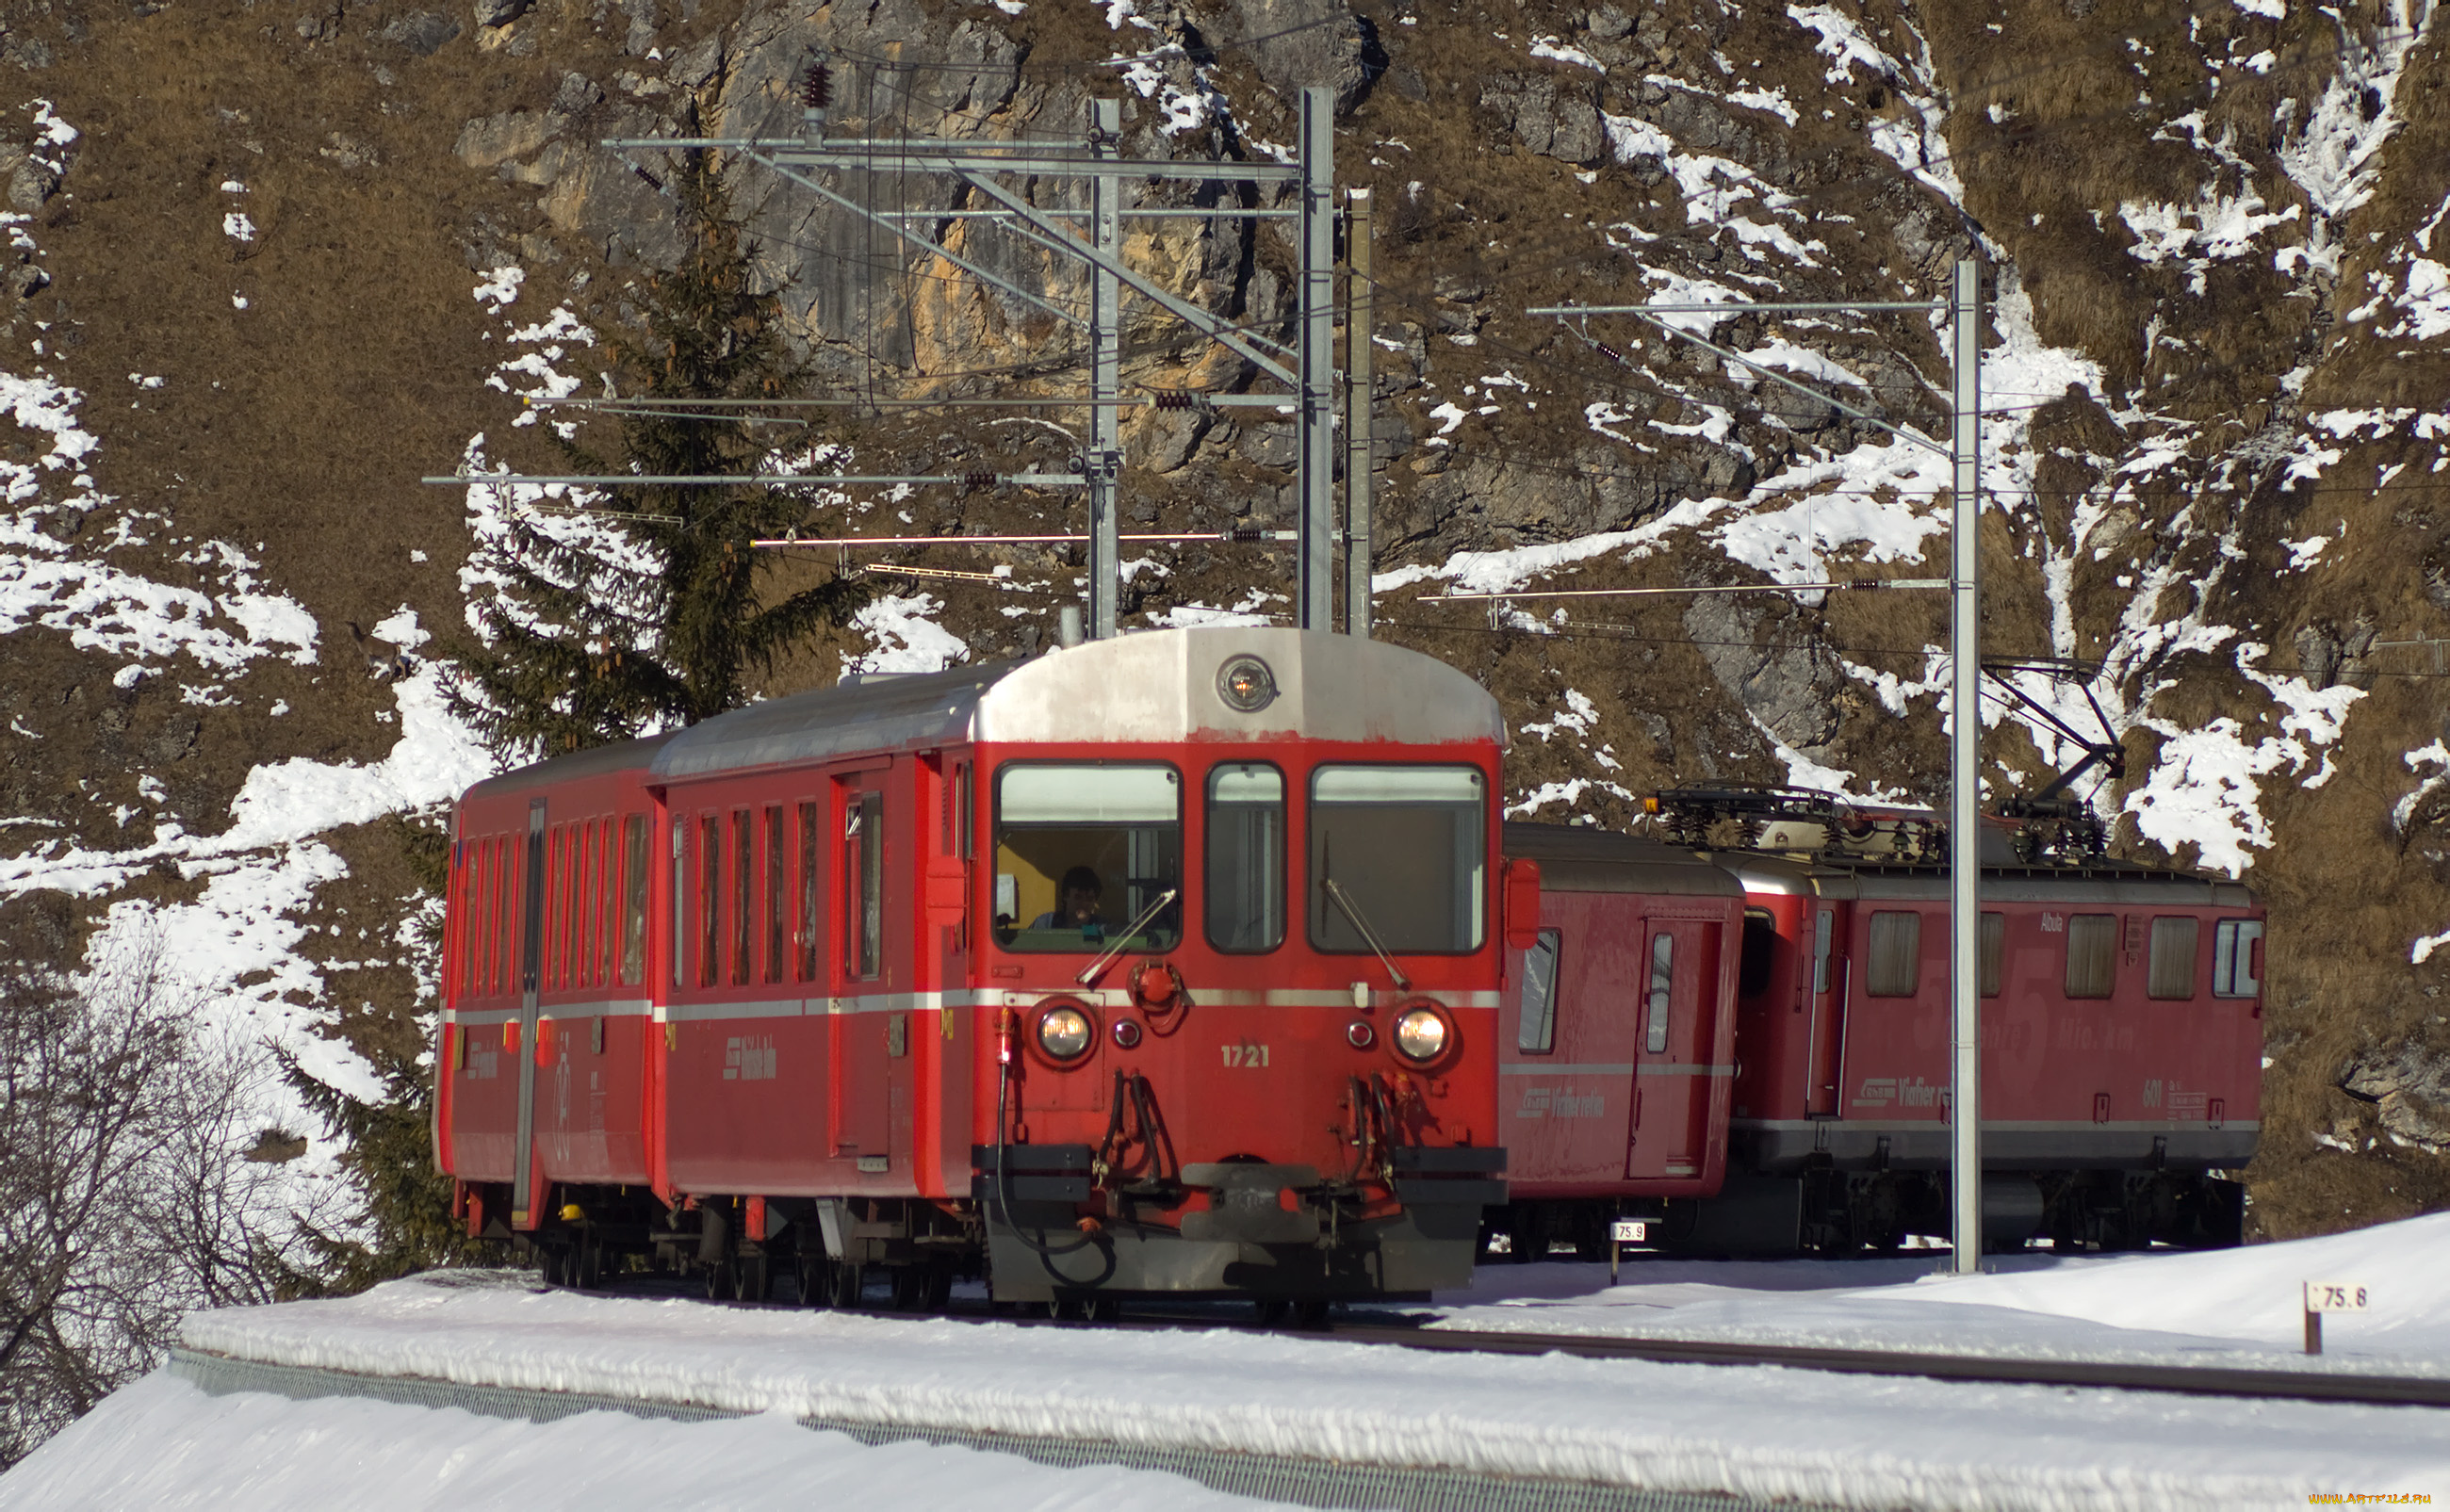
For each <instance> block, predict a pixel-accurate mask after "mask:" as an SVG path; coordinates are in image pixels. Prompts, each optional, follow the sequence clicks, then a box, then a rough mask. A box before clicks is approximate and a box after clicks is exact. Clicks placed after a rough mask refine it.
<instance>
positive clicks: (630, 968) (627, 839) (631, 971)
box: [621, 814, 647, 987]
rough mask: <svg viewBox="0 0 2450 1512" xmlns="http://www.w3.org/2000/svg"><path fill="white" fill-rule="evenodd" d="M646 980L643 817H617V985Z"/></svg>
mask: <svg viewBox="0 0 2450 1512" xmlns="http://www.w3.org/2000/svg"><path fill="white" fill-rule="evenodd" d="M646 979H647V816H646V815H644V814H624V815H622V816H621V985H623V986H625V987H634V986H636V985H638V984H639V983H640V982H642V981H645V980H646Z"/></svg>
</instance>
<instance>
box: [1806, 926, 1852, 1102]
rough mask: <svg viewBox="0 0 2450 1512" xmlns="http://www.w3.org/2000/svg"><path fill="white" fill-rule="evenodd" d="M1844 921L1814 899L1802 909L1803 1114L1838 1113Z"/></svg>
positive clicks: (1845, 974) (1847, 967)
mask: <svg viewBox="0 0 2450 1512" xmlns="http://www.w3.org/2000/svg"><path fill="white" fill-rule="evenodd" d="M1846 922H1847V921H1845V920H1842V919H1840V918H1838V907H1837V905H1836V904H1835V903H1832V902H1829V901H1826V900H1816V901H1814V902H1813V904H1812V906H1811V908H1810V909H1808V910H1807V911H1806V912H1805V914H1804V940H1803V945H1804V949H1805V952H1806V960H1807V962H1808V964H1807V966H1806V970H1807V971H1809V973H1810V979H1808V980H1807V981H1806V982H1805V984H1804V988H1805V991H1806V993H1807V994H1808V996H1809V1000H1810V1003H1811V1022H1812V1029H1811V1051H1810V1054H1809V1055H1808V1056H1807V1057H1806V1071H1805V1076H1804V1086H1803V1113H1804V1116H1805V1117H1807V1118H1834V1117H1836V1116H1838V1075H1839V1072H1840V1069H1841V1068H1840V1067H1839V1066H1838V1047H1839V1046H1840V1045H1841V1044H1843V1043H1844V1042H1845V1019H1846V997H1847V988H1848V986H1849V985H1850V983H1849V982H1848V976H1849V974H1850V970H1851V967H1852V964H1853V963H1852V961H1851V960H1849V959H1848V957H1847V955H1846V943H1845V941H1846Z"/></svg>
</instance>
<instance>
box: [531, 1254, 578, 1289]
mask: <svg viewBox="0 0 2450 1512" xmlns="http://www.w3.org/2000/svg"><path fill="white" fill-rule="evenodd" d="M536 1277H537V1279H538V1280H541V1281H542V1282H543V1283H544V1284H545V1285H546V1286H549V1287H563V1286H568V1285H569V1284H570V1262H569V1251H568V1250H564V1249H563V1248H562V1247H561V1246H559V1245H545V1246H542V1247H540V1248H539V1249H538V1250H537V1253H536Z"/></svg>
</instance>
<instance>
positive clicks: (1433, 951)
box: [435, 628, 1540, 1312]
mask: <svg viewBox="0 0 2450 1512" xmlns="http://www.w3.org/2000/svg"><path fill="white" fill-rule="evenodd" d="M1503 739H1504V728H1503V725H1502V723H1501V721H1500V719H1499V716H1498V713H1497V708H1496V706H1495V703H1494V702H1493V700H1491V699H1490V697H1489V696H1488V693H1487V692H1486V691H1485V690H1483V689H1482V688H1480V687H1478V686H1477V685H1476V684H1474V683H1473V682H1472V681H1471V680H1470V679H1468V678H1467V677H1465V676H1464V675H1462V674H1461V673H1459V672H1456V671H1454V670H1453V669H1449V668H1447V667H1445V666H1443V665H1442V664H1440V663H1438V662H1435V661H1433V660H1431V659H1429V658H1428V657H1425V656H1421V655H1418V654H1416V653H1413V652H1410V651H1406V650H1402V649H1397V648H1393V647H1389V646H1385V645H1380V644H1372V643H1371V642H1368V641H1359V640H1353V639H1351V638H1349V637H1343V636H1331V635H1324V634H1312V633H1303V632H1297V631H1293V630H1270V629H1245V628H1231V629H1228V628H1216V629H1201V630H1168V631H1162V632H1155V633H1149V634H1140V635H1133V636H1129V637H1126V638H1122V639H1118V640H1109V641H1099V642H1093V643H1091V644H1088V645H1085V646H1080V647H1076V648H1072V649H1062V650H1058V651H1055V652H1051V653H1049V654H1048V655H1045V656H1042V657H1040V658H1038V659H1036V660H1033V661H1029V662H1025V663H1020V664H1013V665H1005V666H999V667H992V668H984V669H956V670H953V671H948V672H943V673H940V674H935V675H930V676H912V677H891V678H846V679H845V680H844V682H843V684H842V685H841V686H839V687H836V688H827V689H824V690H822V691H817V692H810V693H805V694H800V695H797V696H794V697H789V698H783V699H778V700H775V701H773V702H770V703H765V704H759V705H755V706H753V707H751V708H746V709H742V710H739V711H737V712H734V713H731V714H728V715H725V716H723V717H721V718H718V719H714V720H710V721H708V722H706V723H704V724H702V725H698V726H696V727H691V728H690V729H687V730H683V731H680V732H677V733H674V734H671V735H668V736H663V737H658V738H655V739H651V740H643V741H634V742H631V743H629V744H627V745H622V746H610V747H606V748H603V749H598V750H592V751H587V752H584V753H580V754H576V755H573V756H568V757H563V758H560V759H557V760H553V761H547V762H543V763H540V764H538V765H536V766H530V767H527V768H525V769H523V770H519V771H515V772H511V773H508V774H505V775H503V776H501V777H498V778H496V779H494V780H492V781H489V782H486V783H483V784H480V785H477V786H476V787H475V788H472V789H471V790H470V791H469V792H468V793H467V794H466V796H465V797H464V798H463V799H462V800H461V802H460V804H459V806H458V809H457V814H456V816H455V822H454V824H455V827H454V845H453V864H452V874H451V891H450V902H449V916H448V917H449V928H448V931H447V934H446V942H445V948H444V964H443V973H444V993H443V1011H442V1028H441V1043H440V1047H439V1062H438V1064H439V1066H440V1076H439V1077H438V1089H437V1097H436V1099H435V1107H436V1119H437V1126H436V1131H435V1135H436V1149H437V1157H438V1159H439V1162H440V1164H441V1168H442V1169H443V1170H444V1171H445V1172H447V1173H450V1174H451V1175H452V1176H453V1177H454V1178H455V1180H456V1189H455V1190H456V1192H457V1201H458V1203H459V1205H460V1210H461V1212H463V1214H464V1216H465V1218H466V1221H467V1224H468V1227H469V1231H471V1232H472V1233H484V1234H493V1235H496V1236H500V1237H509V1236H518V1237H522V1238H523V1239H524V1240H525V1241H526V1242H527V1243H528V1244H529V1245H531V1246H533V1247H534V1248H535V1250H539V1251H540V1252H541V1253H542V1255H543V1257H544V1263H545V1265H546V1268H547V1270H548V1273H549V1274H551V1275H553V1276H554V1277H557V1278H560V1279H565V1280H568V1281H571V1282H574V1283H577V1284H581V1285H585V1284H590V1283H593V1281H595V1280H596V1279H597V1278H598V1277H599V1276H601V1275H603V1274H604V1273H605V1272H606V1270H607V1268H608V1267H610V1266H612V1265H613V1264H615V1263H619V1262H621V1261H622V1258H623V1257H624V1256H628V1255H647V1256H651V1257H654V1258H655V1259H657V1260H659V1261H660V1262H661V1263H662V1264H663V1265H664V1266H666V1267H668V1268H669V1267H678V1268H686V1269H696V1270H702V1271H703V1272H704V1274H705V1275H706V1277H707V1280H708V1285H709V1289H710V1291H713V1292H717V1293H728V1294H732V1295H743V1296H762V1295H764V1294H766V1293H767V1290H768V1287H769V1286H770V1284H771V1282H772V1280H773V1278H774V1276H775V1274H776V1273H777V1272H778V1271H780V1270H785V1269H788V1270H794V1271H796V1272H797V1275H798V1278H799V1290H800V1293H801V1295H802V1296H803V1297H804V1298H806V1299H809V1300H823V1299H828V1298H830V1299H833V1300H835V1301H838V1302H844V1303H848V1302H852V1301H855V1300H856V1299H857V1298H858V1297H859V1296H860V1294H861V1292H862V1288H863V1286H864V1284H865V1281H866V1280H867V1279H868V1278H869V1277H870V1276H872V1275H874V1274H875V1273H876V1272H878V1271H880V1270H881V1271H883V1272H885V1274H886V1275H888V1276H889V1277H890V1278H891V1283H892V1288H893V1290H894V1293H895V1295H896V1297H897V1299H898V1300H899V1301H900V1302H901V1303H903V1304H904V1305H908V1306H925V1305H928V1304H930V1303H940V1302H941V1301H942V1300H943V1296H944V1294H945V1292H946V1290H947V1289H948V1288H949V1286H950V1283H951V1280H952V1278H953V1277H954V1276H955V1275H956V1274H957V1273H962V1272H964V1271H967V1270H976V1269H981V1268H982V1269H983V1270H985V1271H986V1272H987V1274H988V1276H989V1279H990V1282H991V1285H992V1289H993V1291H994V1294H995V1295H996V1296H997V1297H999V1298H1002V1299H1011V1300H1020V1301H1035V1302H1046V1303H1051V1304H1054V1305H1055V1306H1057V1307H1058V1308H1062V1309H1067V1310H1072V1311H1077V1312H1094V1311H1097V1310H1099V1309H1100V1308H1103V1307H1105V1306H1107V1305H1108V1304H1109V1303H1110V1302H1111V1300H1112V1299H1114V1298H1116V1297H1118V1296H1123V1295H1131V1294H1152V1293H1154V1294H1170V1295H1209V1296H1218V1295H1223V1296H1243V1297H1249V1298H1254V1299H1256V1300H1258V1301H1259V1302H1260V1303H1261V1304H1262V1306H1263V1308H1275V1309H1283V1308H1297V1309H1300V1310H1308V1311H1315V1310H1317V1309H1319V1308H1324V1307H1325V1306H1326V1304H1327V1303H1328V1302H1329V1301H1331V1300H1332V1299H1336V1298H1366V1297H1378V1296H1388V1295H1404V1294H1417V1293H1421V1292H1425V1291H1427V1290H1428V1289H1430V1288H1433V1287H1444V1286H1452V1285H1456V1284H1459V1283H1460V1282H1461V1281H1462V1280H1463V1279H1465V1277H1466V1276H1467V1275H1468V1271H1469V1269H1470V1266H1471V1264H1472V1261H1473V1258H1474V1256H1475V1253H1476V1252H1477V1250H1478V1247H1479V1241H1480V1222H1481V1215H1482V1212H1483V1210H1484V1208H1485V1207H1487V1206H1488V1205H1490V1204H1492V1203H1499V1202H1502V1201H1503V1200H1504V1198H1505V1195H1506V1186H1505V1180H1504V1176H1505V1170H1506V1158H1507V1156H1506V1152H1505V1150H1504V1148H1503V1143H1502V1139H1501V1137H1500V1136H1501V1132H1502V1128H1503V1127H1506V1126H1507V1125H1505V1124H1504V1123H1503V1121H1502V1120H1501V1118H1500V1116H1499V1113H1498V1109H1497V1106H1496V1083H1497V1077H1496V1076H1495V1075H1494V1069H1495V1068H1494V1065H1493V1059H1492V1056H1493V1054H1494V1049H1495V1046H1496V1045H1497V1044H1498V1043H1499V1033H1498V1003H1499V998H1500V992H1501V985H1502V983H1501V975H1502V972H1503V970H1504V965H1505V960H1506V957H1507V952H1506V950H1505V948H1504V947H1505V943H1506V939H1507V928H1508V926H1509V923H1510V924H1511V926H1512V927H1513V929H1514V931H1515V938H1516V940H1518V941H1519V942H1521V943H1524V944H1528V943H1530V942H1531V940H1532V934H1531V931H1532V929H1533V928H1534V926H1535V923H1536V921H1537V917H1538V910H1539V906H1540V905H1539V901H1538V891H1537V888H1538V881H1537V871H1536V868H1535V867H1533V866H1530V865H1527V864H1526V865H1522V866H1517V867H1514V868H1512V869H1511V870H1507V869H1506V868H1505V867H1504V865H1503V863H1501V860H1500V858H1499V855H1498V851H1497V837H1498V818H1497V815H1498V805H1497V803H1496V796H1497V793H1498V791H1499V788H1498V784H1499V780H1500V778H1499V767H1498V761H1499V756H1500V751H1501V746H1502V743H1503Z"/></svg>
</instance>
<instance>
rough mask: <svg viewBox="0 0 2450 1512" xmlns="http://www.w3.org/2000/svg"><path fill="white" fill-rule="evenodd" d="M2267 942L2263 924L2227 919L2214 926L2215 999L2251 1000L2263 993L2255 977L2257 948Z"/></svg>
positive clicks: (2213, 992) (2213, 983)
mask: <svg viewBox="0 0 2450 1512" xmlns="http://www.w3.org/2000/svg"><path fill="white" fill-rule="evenodd" d="M2262 939H2263V921H2261V920H2259V919H2224V920H2222V921H2220V922H2219V923H2217V924H2215V925H2213V926H2212V996H2213V997H2215V998H2251V997H2253V996H2254V995H2255V994H2256V993H2259V992H2261V991H2262V990H2263V982H2262V980H2261V979H2259V978H2258V977H2257V975H2256V973H2255V967H2256V965H2257V964H2258V962H2257V961H2256V960H2255V959H2254V957H2255V949H2254V947H2255V945H2256V944H2257V943H2258V942H2259V941H2261V940H2262Z"/></svg>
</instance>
